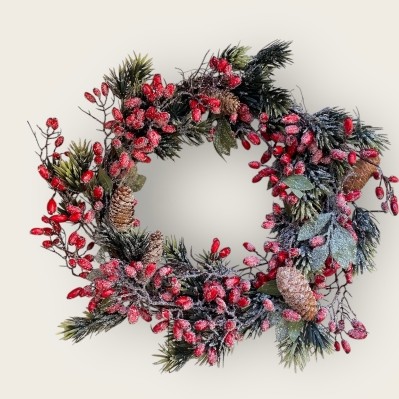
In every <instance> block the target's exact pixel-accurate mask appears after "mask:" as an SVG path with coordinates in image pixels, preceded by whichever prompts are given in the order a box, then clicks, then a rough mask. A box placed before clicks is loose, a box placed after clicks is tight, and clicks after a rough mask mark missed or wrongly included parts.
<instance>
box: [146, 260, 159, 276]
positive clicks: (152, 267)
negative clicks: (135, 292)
mask: <svg viewBox="0 0 399 399" xmlns="http://www.w3.org/2000/svg"><path fill="white" fill-rule="evenodd" d="M156 270H157V265H156V264H155V263H150V264H148V265H147V267H146V268H145V269H144V277H145V278H147V279H148V278H151V277H152V276H153V275H154V274H155V271H156Z"/></svg>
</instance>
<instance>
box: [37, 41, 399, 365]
mask: <svg viewBox="0 0 399 399" xmlns="http://www.w3.org/2000/svg"><path fill="white" fill-rule="evenodd" d="M289 44H290V43H286V42H281V41H275V42H273V43H271V44H269V45H268V46H266V47H264V48H263V49H262V50H260V51H259V52H258V53H257V54H256V55H255V56H249V55H247V53H248V50H249V48H248V47H243V46H229V47H227V48H226V49H225V50H224V51H222V52H219V54H218V55H217V56H211V57H210V58H209V59H207V58H206V57H205V58H204V61H203V62H202V63H201V65H200V66H199V68H198V69H197V70H195V71H193V72H189V73H183V72H182V80H181V81H180V82H179V83H177V84H172V83H168V84H166V83H165V82H164V81H163V80H162V78H161V75H159V74H153V73H152V71H153V70H152V62H151V60H150V59H149V58H147V56H146V57H142V56H140V55H139V56H136V55H134V56H132V57H130V56H129V57H128V58H127V59H126V60H124V61H123V63H122V65H121V66H119V68H118V69H117V70H110V73H109V75H106V76H104V82H103V83H102V84H101V88H100V89H98V88H95V89H94V90H93V94H91V93H89V92H86V93H85V94H84V96H85V98H86V99H87V100H88V101H89V102H90V103H91V104H92V105H93V106H94V107H95V108H96V110H97V111H98V114H93V113H92V112H91V111H85V110H83V112H85V113H86V114H87V115H89V116H90V117H92V118H94V119H95V120H96V121H97V122H98V123H99V130H100V131H102V132H103V134H104V139H103V140H102V142H100V141H97V142H95V143H93V144H90V143H88V142H86V141H84V142H79V143H74V142H72V143H71V145H70V146H69V148H68V150H67V151H60V148H61V146H62V144H63V142H64V136H62V135H61V131H60V130H59V127H58V120H57V118H49V119H48V120H47V123H46V129H41V128H40V127H38V129H39V130H40V134H41V136H42V137H43V138H44V144H43V145H42V144H40V142H39V137H38V136H39V135H38V134H36V132H34V131H33V130H32V132H33V133H34V136H35V138H36V140H37V144H38V145H39V149H40V151H39V153H38V155H39V157H40V162H41V163H40V165H39V167H38V171H39V173H40V176H41V177H42V178H43V179H44V180H45V181H46V182H47V185H48V187H49V188H50V189H51V191H52V192H53V194H52V196H51V198H50V200H49V201H48V204H47V215H44V216H43V217H42V222H43V224H44V226H46V227H37V228H33V229H32V230H31V234H33V235H42V236H47V237H46V239H45V240H44V241H43V242H42V246H43V247H44V248H45V249H47V250H49V251H51V252H54V253H56V254H57V255H59V256H60V257H61V259H62V260H63V263H64V264H63V266H64V267H66V268H67V269H68V270H69V271H70V272H71V273H72V274H73V275H74V276H77V277H78V278H79V281H80V283H79V284H78V285H79V287H77V288H74V289H73V290H72V291H71V292H69V294H68V295H67V298H68V299H72V298H76V297H87V298H89V299H88V304H87V311H85V313H84V316H83V317H72V318H70V319H67V320H66V321H64V322H63V323H61V326H60V327H61V328H62V331H61V334H62V338H63V339H66V340H67V339H72V340H73V341H75V342H78V341H80V340H82V339H83V338H84V337H86V336H88V335H91V334H93V333H98V332H100V331H108V330H110V329H111V328H113V327H115V326H117V325H118V324H119V323H121V322H123V321H124V320H125V319H127V321H128V322H129V323H132V324H134V323H136V322H137V321H138V320H139V319H143V320H145V321H146V322H152V327H151V328H152V331H153V332H154V333H161V332H165V333H166V341H165V343H164V345H163V346H161V350H160V352H161V353H160V354H159V355H157V356H159V361H158V362H157V363H158V364H160V365H161V366H162V370H163V371H169V372H170V371H174V370H179V369H180V368H181V367H182V366H183V365H184V364H185V363H186V362H187V361H188V360H190V359H193V358H194V359H197V360H198V362H199V363H200V364H203V363H207V364H209V365H214V364H220V363H221V362H222V361H223V359H224V356H225V354H227V353H228V352H230V351H231V350H232V348H233V347H234V345H235V344H236V343H237V342H238V341H241V340H242V339H243V338H244V337H251V336H256V335H261V334H262V333H263V332H265V331H267V330H269V329H270V328H271V327H272V326H275V333H276V340H277V346H278V350H279V354H280V357H281V361H282V362H283V363H284V364H285V365H286V366H287V365H288V366H291V365H293V366H294V368H295V369H296V368H297V367H298V368H300V369H303V367H304V366H305V364H306V362H307V361H308V359H309V358H310V356H311V355H315V356H317V355H318V354H319V355H322V356H323V355H324V353H330V352H332V351H334V349H335V351H340V350H341V347H342V349H343V351H344V352H346V353H349V352H350V350H351V348H350V343H349V339H348V338H347V337H350V338H351V339H364V338H366V337H367V334H368V332H367V329H366V327H365V326H364V324H363V323H362V322H360V321H359V320H358V318H357V316H356V315H355V313H354V311H353V309H352V308H351V306H350V304H349V292H348V288H349V286H350V284H352V281H353V276H358V275H361V274H362V273H364V272H366V271H370V270H372V269H374V262H373V256H374V255H375V251H376V246H377V244H378V242H379V239H380V232H379V230H378V228H377V226H376V222H375V218H374V216H373V214H372V212H378V211H369V210H367V209H364V208H362V207H360V206H358V205H357V204H356V201H357V200H358V199H359V197H360V196H361V189H362V188H363V186H364V185H365V184H366V182H367V181H368V180H369V179H370V178H371V177H373V178H374V179H375V180H376V184H377V187H376V190H375V192H376V195H377V197H378V199H379V200H381V201H382V202H381V208H382V210H381V211H379V212H385V213H387V212H389V211H391V212H392V214H393V215H397V214H398V203H397V198H396V196H395V195H394V192H393V189H392V187H391V184H392V183H396V182H397V181H398V178H397V177H395V176H390V177H388V176H386V175H384V174H383V172H382V170H381V169H380V166H379V163H380V155H381V153H382V151H383V150H385V149H386V148H387V145H388V144H389V143H388V141H387V139H386V137H385V135H383V134H380V133H378V130H379V129H378V128H374V127H371V126H369V125H366V124H364V123H363V122H362V121H361V120H360V117H359V115H358V114H357V115H355V116H352V117H351V116H350V115H349V114H348V113H347V112H346V111H344V110H342V109H338V108H324V109H322V110H321V111H319V112H316V113H315V114H309V113H308V112H307V111H306V110H305V109H304V108H303V106H301V105H300V104H298V103H296V102H295V100H293V99H292V97H291V96H290V93H289V92H288V91H287V90H284V89H281V88H278V87H276V86H275V82H274V80H273V72H274V70H275V69H277V68H281V67H284V66H285V65H286V64H288V63H290V62H291V59H290V51H289ZM204 140H208V141H212V142H213V144H214V148H215V150H216V151H217V153H218V154H219V155H220V156H222V157H223V156H224V155H229V154H230V151H231V149H232V148H237V141H241V143H242V145H243V147H244V148H245V149H247V150H248V149H250V147H251V145H255V146H257V145H261V144H262V145H265V152H264V153H263V155H262V157H261V159H260V160H259V161H253V162H250V163H249V166H250V167H251V168H253V169H256V170H257V172H256V175H255V176H254V177H253V179H252V181H253V182H254V183H256V182H260V181H261V180H267V181H268V182H267V188H268V189H270V190H271V195H272V196H273V197H274V198H275V199H276V202H274V204H273V209H272V212H271V213H268V214H267V215H266V218H265V220H264V221H263V223H262V227H263V228H264V229H268V230H269V231H270V233H271V234H274V238H270V239H268V240H267V241H265V243H264V246H263V251H260V250H257V249H256V248H255V247H254V246H253V245H252V244H250V243H248V242H246V243H244V247H245V248H246V249H247V250H248V251H249V252H250V256H247V257H246V258H245V259H244V260H243V263H244V266H245V267H243V268H239V266H236V267H230V266H229V265H228V262H227V258H228V256H229V254H230V248H229V247H227V246H226V247H223V248H221V247H220V242H219V240H218V239H217V238H215V239H214V240H213V242H212V244H211V247H210V249H209V250H205V251H203V253H202V254H199V255H192V254H189V253H188V251H187V249H186V246H185V244H184V241H183V239H180V240H176V239H175V238H173V237H172V238H168V237H164V236H163V235H162V233H161V232H160V231H155V232H151V233H149V232H147V231H146V230H142V229H140V227H139V226H140V222H139V220H138V219H136V217H135V210H136V207H137V201H136V200H135V198H134V194H133V193H134V192H135V191H138V190H140V189H141V188H142V187H143V185H144V183H145V180H146V178H145V177H144V176H143V175H140V174H138V170H137V165H139V164H140V162H144V163H148V162H150V161H151V158H150V156H151V154H156V155H157V156H158V157H160V158H161V159H162V160H165V159H168V158H171V159H173V158H174V157H177V156H178V153H179V151H180V150H181V149H182V146H181V144H182V143H186V144H190V145H199V144H201V143H203V142H204ZM70 228H72V230H70ZM67 230H68V232H67ZM97 264H98V265H97Z"/></svg>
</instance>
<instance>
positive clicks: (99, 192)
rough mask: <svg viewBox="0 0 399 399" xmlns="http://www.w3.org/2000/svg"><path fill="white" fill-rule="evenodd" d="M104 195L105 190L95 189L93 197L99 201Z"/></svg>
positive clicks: (98, 187)
mask: <svg viewBox="0 0 399 399" xmlns="http://www.w3.org/2000/svg"><path fill="white" fill-rule="evenodd" d="M103 195H104V189H103V188H102V187H101V186H96V187H94V188H93V197H94V198H95V199H97V200H99V199H101V198H102V197H103Z"/></svg>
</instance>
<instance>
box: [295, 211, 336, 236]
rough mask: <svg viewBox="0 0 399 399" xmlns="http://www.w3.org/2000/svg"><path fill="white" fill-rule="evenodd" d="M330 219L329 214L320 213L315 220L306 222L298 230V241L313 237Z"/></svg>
mask: <svg viewBox="0 0 399 399" xmlns="http://www.w3.org/2000/svg"><path fill="white" fill-rule="evenodd" d="M330 219H331V213H321V214H320V215H319V216H318V217H317V218H316V219H313V220H309V221H307V222H306V223H305V224H304V225H303V226H302V227H301V229H300V230H299V234H298V238H297V240H298V241H304V240H309V238H312V237H314V236H315V235H316V234H317V233H318V232H319V231H320V230H321V229H322V228H323V227H324V226H325V225H326V224H327V223H328V221H329V220H330Z"/></svg>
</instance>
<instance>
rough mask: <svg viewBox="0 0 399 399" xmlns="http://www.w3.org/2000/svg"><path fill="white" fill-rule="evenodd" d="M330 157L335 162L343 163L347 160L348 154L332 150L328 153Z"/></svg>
mask: <svg viewBox="0 0 399 399" xmlns="http://www.w3.org/2000/svg"><path fill="white" fill-rule="evenodd" d="M330 156H331V158H332V159H335V160H336V161H343V160H344V159H346V158H347V156H348V154H347V153H346V152H345V151H342V150H338V149H334V150H331V151H330Z"/></svg>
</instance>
